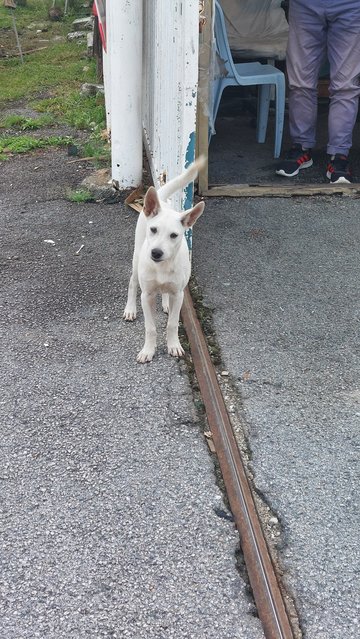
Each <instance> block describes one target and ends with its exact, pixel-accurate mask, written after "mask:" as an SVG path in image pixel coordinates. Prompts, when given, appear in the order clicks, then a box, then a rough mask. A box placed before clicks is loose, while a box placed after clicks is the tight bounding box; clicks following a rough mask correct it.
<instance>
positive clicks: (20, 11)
mask: <svg viewBox="0 0 360 639" xmlns="http://www.w3.org/2000/svg"><path fill="white" fill-rule="evenodd" d="M52 4H53V3H52V0H27V5H26V6H25V7H22V6H18V7H17V9H16V10H15V17H16V23H17V27H18V31H19V36H20V41H21V45H22V48H23V50H24V51H33V50H34V49H38V50H36V51H35V52H34V53H29V54H28V55H25V57H24V60H25V63H24V64H21V62H20V59H19V57H18V56H16V55H15V54H16V51H17V49H16V41H15V36H14V34H13V32H12V23H11V16H10V14H9V11H8V10H7V9H6V8H5V7H4V6H1V7H0V41H1V43H2V50H3V51H4V50H5V53H6V54H7V55H8V56H9V57H5V58H0V109H1V108H2V107H5V106H6V107H9V106H10V107H11V103H14V102H15V103H17V104H19V103H20V104H23V105H29V106H31V107H32V109H34V110H35V111H37V112H39V113H40V114H41V116H40V117H39V118H26V117H21V116H19V115H17V116H15V115H14V116H8V117H6V118H4V119H3V120H2V121H1V122H0V128H3V129H7V128H13V129H15V130H19V131H29V132H30V131H32V130H35V129H37V128H41V127H44V126H52V125H54V124H57V125H59V124H66V125H68V126H71V127H74V128H75V129H81V130H83V131H88V132H89V136H88V139H87V141H86V143H85V144H84V146H83V148H82V149H81V150H80V157H81V156H82V157H92V158H95V161H96V163H101V162H104V161H105V162H108V161H109V157H110V149H109V145H108V143H107V141H106V140H104V138H103V136H102V131H103V130H104V129H105V128H106V114H105V107H104V96H103V95H100V94H98V95H95V96H83V95H81V93H80V88H81V85H82V84H83V83H85V82H87V83H92V82H96V64H95V60H94V59H89V58H87V57H86V44H85V43H84V42H81V43H80V42H68V41H66V40H65V38H66V35H67V34H68V33H69V32H70V31H73V27H72V21H73V20H74V18H75V17H81V16H82V15H89V9H87V10H86V9H85V10H84V9H82V8H81V5H82V4H83V2H82V1H81V0H73V1H72V2H69V15H68V16H66V17H65V18H63V19H62V20H61V21H60V22H51V21H50V20H48V10H49V8H50V7H51V6H52ZM60 6H63V5H61V3H60ZM37 23H39V24H37ZM31 25H35V26H33V27H32V28H31V29H29V28H28V27H29V26H31ZM37 27H40V28H41V29H42V30H41V32H40V33H37V31H38V29H37ZM42 47H45V48H44V49H43V50H42ZM46 139H47V140H50V139H51V138H44V139H42V140H36V141H33V142H32V143H30V140H27V141H26V140H25V138H23V143H21V142H20V137H18V138H17V140H18V142H17V143H16V142H15V141H14V140H11V141H10V140H9V139H8V140H7V145H5V142H4V140H5V138H3V139H2V141H0V153H2V158H3V157H4V154H9V153H19V152H22V153H24V152H27V151H29V150H31V148H41V145H43V146H45V145H49V144H51V142H50V143H49V144H45V140H46ZM4 148H7V149H9V148H11V150H10V151H4V150H3V149H4Z"/></svg>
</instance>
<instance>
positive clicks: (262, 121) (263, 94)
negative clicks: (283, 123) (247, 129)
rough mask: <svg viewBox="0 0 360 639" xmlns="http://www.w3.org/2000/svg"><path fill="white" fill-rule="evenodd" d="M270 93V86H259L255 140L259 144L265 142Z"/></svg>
mask: <svg viewBox="0 0 360 639" xmlns="http://www.w3.org/2000/svg"><path fill="white" fill-rule="evenodd" d="M270 91H271V84H261V85H260V86H259V89H258V109H257V127H256V140H257V141H258V142H260V143H263V142H265V138H266V129H267V123H268V118H269V106H270Z"/></svg>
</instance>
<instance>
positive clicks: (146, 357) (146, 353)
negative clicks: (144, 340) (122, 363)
mask: <svg viewBox="0 0 360 639" xmlns="http://www.w3.org/2000/svg"><path fill="white" fill-rule="evenodd" d="M154 354H155V349H153V350H150V349H145V348H142V349H141V351H140V353H139V354H138V356H137V358H136V359H137V361H138V363H139V364H146V362H151V361H152V358H153V357H154Z"/></svg>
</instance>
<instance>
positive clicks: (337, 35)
mask: <svg viewBox="0 0 360 639" xmlns="http://www.w3.org/2000/svg"><path fill="white" fill-rule="evenodd" d="M328 21H329V30H328V58H329V63H330V85H329V95H330V108H329V143H328V147H327V152H328V154H329V155H331V156H333V155H336V154H343V155H346V156H347V155H348V154H349V150H350V148H351V145H352V132H353V128H354V125H355V121H356V116H357V112H358V106H359V96H360V2H359V0H344V1H343V2H341V3H339V2H335V1H334V0H330V1H329V2H328Z"/></svg>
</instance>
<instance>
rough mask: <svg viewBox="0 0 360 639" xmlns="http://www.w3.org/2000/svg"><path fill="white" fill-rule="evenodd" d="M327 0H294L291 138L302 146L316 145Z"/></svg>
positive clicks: (290, 48) (291, 20)
mask: <svg viewBox="0 0 360 639" xmlns="http://www.w3.org/2000/svg"><path fill="white" fill-rule="evenodd" d="M325 6H326V3H325V2H324V3H323V2H320V3H318V2H314V1H313V0H300V1H299V0H291V2H290V10H289V39H288V48H287V54H286V68H287V75H288V82H289V127H290V137H291V139H292V142H293V143H295V144H301V146H302V148H303V149H311V148H312V147H313V146H315V134H316V119H317V85H318V77H319V71H320V67H321V64H322V62H323V61H324V59H325V55H326V38H327V23H326V17H325Z"/></svg>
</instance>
